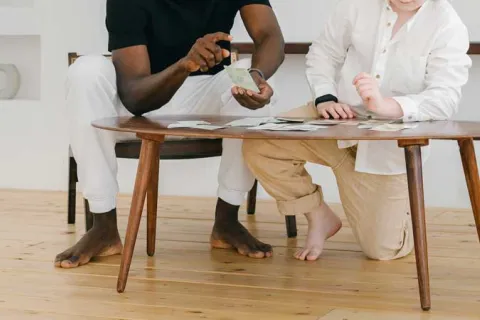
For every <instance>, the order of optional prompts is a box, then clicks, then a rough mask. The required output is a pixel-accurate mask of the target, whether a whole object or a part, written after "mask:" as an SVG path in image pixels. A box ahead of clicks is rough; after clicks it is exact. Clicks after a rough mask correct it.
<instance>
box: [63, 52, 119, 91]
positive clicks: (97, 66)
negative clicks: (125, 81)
mask: <svg viewBox="0 0 480 320" xmlns="http://www.w3.org/2000/svg"><path fill="white" fill-rule="evenodd" d="M115 79H116V75H115V68H114V66H113V63H112V62H111V60H110V59H108V58H106V57H105V56H102V55H88V56H82V57H79V58H78V59H77V60H75V62H74V63H73V64H72V65H71V66H70V67H69V68H68V73H67V90H68V89H70V88H71V87H72V86H75V87H80V88H92V87H98V86H105V85H108V84H111V82H115Z"/></svg>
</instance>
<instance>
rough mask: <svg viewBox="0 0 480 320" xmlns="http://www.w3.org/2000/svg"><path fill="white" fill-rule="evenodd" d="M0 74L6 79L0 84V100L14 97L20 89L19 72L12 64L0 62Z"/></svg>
mask: <svg viewBox="0 0 480 320" xmlns="http://www.w3.org/2000/svg"><path fill="white" fill-rule="evenodd" d="M2 73H3V75H2ZM0 76H2V77H3V78H5V80H6V81H5V84H4V85H2V86H0V100H2V99H3V100H6V99H13V98H15V96H16V95H17V93H18V90H19V89H20V73H19V72H18V69H17V67H16V66H15V65H14V64H1V63H0Z"/></svg>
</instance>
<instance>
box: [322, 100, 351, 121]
mask: <svg viewBox="0 0 480 320" xmlns="http://www.w3.org/2000/svg"><path fill="white" fill-rule="evenodd" d="M317 110H318V113H319V114H320V115H321V116H322V117H324V118H325V119H330V117H333V118H334V119H352V118H355V113H354V112H353V110H352V108H350V106H349V105H348V104H343V103H336V102H334V101H329V102H324V103H319V104H318V105H317Z"/></svg>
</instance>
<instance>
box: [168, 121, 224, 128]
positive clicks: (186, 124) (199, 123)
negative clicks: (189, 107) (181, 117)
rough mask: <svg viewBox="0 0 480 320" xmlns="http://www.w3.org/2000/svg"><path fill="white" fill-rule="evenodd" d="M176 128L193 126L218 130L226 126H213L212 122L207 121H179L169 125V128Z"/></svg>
mask: <svg viewBox="0 0 480 320" xmlns="http://www.w3.org/2000/svg"><path fill="white" fill-rule="evenodd" d="M175 128H192V129H203V130H217V129H222V128H225V127H223V126H213V125H210V123H208V122H205V121H196V122H195V121H179V122H178V123H172V124H170V125H168V129H175Z"/></svg>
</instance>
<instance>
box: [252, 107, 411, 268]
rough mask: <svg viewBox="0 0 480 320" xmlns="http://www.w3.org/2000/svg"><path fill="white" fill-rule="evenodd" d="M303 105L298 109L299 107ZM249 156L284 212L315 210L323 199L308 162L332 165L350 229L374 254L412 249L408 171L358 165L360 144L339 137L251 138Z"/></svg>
mask: <svg viewBox="0 0 480 320" xmlns="http://www.w3.org/2000/svg"><path fill="white" fill-rule="evenodd" d="M297 110H299V109H297ZM243 151H244V156H245V160H246V162H247V165H248V166H249V168H250V170H251V171H252V173H253V174H254V175H255V176H256V177H257V179H258V180H259V182H260V183H261V184H262V186H263V187H264V188H265V190H266V191H267V192H268V193H269V194H270V195H271V196H272V197H273V198H274V199H276V200H277V203H278V209H279V211H280V212H281V213H282V214H284V215H300V214H305V213H308V212H311V211H312V210H314V209H315V208H318V207H319V206H320V205H321V204H322V202H323V195H322V189H321V187H320V186H317V185H315V184H314V183H313V182H312V178H311V176H310V175H309V174H308V172H307V171H306V170H305V167H304V166H305V163H306V162H311V163H318V164H321V165H325V166H328V167H330V168H332V170H333V172H334V174H335V177H336V180H337V185H338V189H339V192H340V199H341V201H342V205H343V208H344V211H345V214H346V216H347V219H348V222H349V224H350V226H351V228H352V231H353V233H354V235H355V237H356V239H357V241H358V242H359V243H360V246H361V247H362V250H363V252H364V253H365V254H366V255H367V256H368V257H369V258H371V259H376V260H391V259H397V258H401V257H404V256H406V255H408V254H409V253H410V252H411V251H412V249H413V232H412V223H411V218H410V214H409V198H408V186H407V177H406V175H405V174H402V175H390V176H387V175H373V174H366V173H361V172H356V171H355V156H356V149H355V148H348V149H339V148H338V146H337V141H320V140H319V141H282V140H249V141H245V142H244V146H243Z"/></svg>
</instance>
